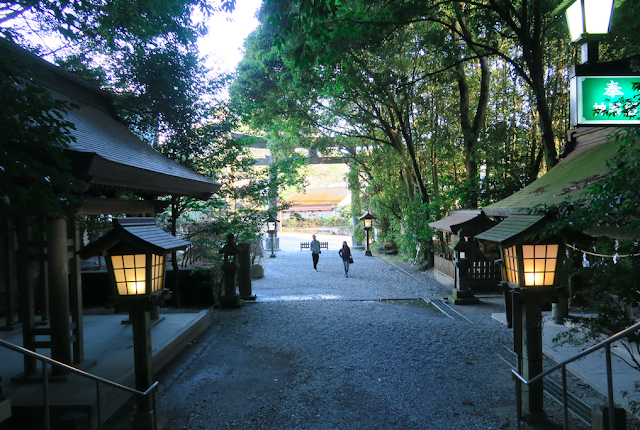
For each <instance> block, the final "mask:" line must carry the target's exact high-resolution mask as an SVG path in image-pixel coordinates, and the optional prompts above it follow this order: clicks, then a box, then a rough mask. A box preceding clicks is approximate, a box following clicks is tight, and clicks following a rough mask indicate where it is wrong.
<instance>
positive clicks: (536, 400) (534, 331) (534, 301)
mask: <svg viewBox="0 0 640 430" xmlns="http://www.w3.org/2000/svg"><path fill="white" fill-rule="evenodd" d="M521 306H522V307H521V309H522V311H521V312H522V313H521V315H522V373H521V374H522V376H523V377H524V378H525V379H526V380H531V379H532V378H534V377H535V376H538V375H539V374H541V373H542V302H541V301H540V299H539V298H537V297H526V298H525V300H523V301H522V302H521ZM522 411H523V413H524V415H525V416H526V417H528V418H530V419H534V420H535V419H538V418H541V417H543V416H544V403H543V388H542V381H537V382H535V383H533V384H531V385H528V386H527V385H523V387H522Z"/></svg>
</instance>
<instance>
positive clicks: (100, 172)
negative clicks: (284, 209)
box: [51, 91, 220, 198]
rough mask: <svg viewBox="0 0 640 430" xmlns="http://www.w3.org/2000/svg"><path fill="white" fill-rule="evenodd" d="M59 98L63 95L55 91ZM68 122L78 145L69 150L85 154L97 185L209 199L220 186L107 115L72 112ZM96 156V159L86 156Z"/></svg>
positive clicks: (90, 109) (91, 109)
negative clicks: (146, 141) (157, 149)
mask: <svg viewBox="0 0 640 430" xmlns="http://www.w3.org/2000/svg"><path fill="white" fill-rule="evenodd" d="M51 92H52V93H53V94H54V96H56V97H59V98H61V97H63V96H62V95H60V94H58V93H56V92H54V91H51ZM65 119H67V120H68V121H71V122H73V124H74V125H75V127H76V129H75V130H73V131H72V134H73V135H74V137H75V138H76V142H72V143H71V144H70V145H69V150H70V151H73V152H75V153H77V154H81V155H84V156H81V157H80V158H81V159H83V160H89V159H90V160H91V162H90V164H86V163H75V164H84V166H76V167H77V168H80V169H83V168H84V169H85V171H83V173H86V174H87V175H89V176H90V177H91V178H92V179H91V181H90V183H91V184H93V185H107V186H115V187H123V188H130V189H138V190H141V191H145V190H147V191H151V192H155V193H160V194H174V193H175V194H179V195H189V196H193V197H201V198H206V196H207V195H210V194H211V193H213V192H215V191H217V190H218V189H219V188H220V185H219V184H218V183H216V182H214V181H212V180H210V179H208V178H206V177H204V176H202V175H200V174H198V173H196V172H194V171H192V170H190V169H188V168H186V167H184V166H181V165H179V164H178V163H176V162H175V161H173V160H171V159H169V158H167V157H166V156H165V155H163V154H160V153H159V152H158V151H156V150H155V149H153V148H152V147H151V146H149V145H148V144H146V143H145V142H143V141H142V140H140V139H139V138H138V137H137V136H135V135H134V134H133V133H132V132H131V131H129V129H128V128H127V127H126V126H125V125H124V124H122V123H121V122H119V121H117V120H116V119H115V118H113V117H112V116H111V115H110V114H108V113H107V112H105V111H103V110H100V109H97V108H96V107H92V106H86V107H83V108H82V109H79V110H73V111H71V112H69V113H68V114H67V115H66V116H65ZM87 155H94V156H97V157H98V158H97V159H96V158H94V157H86V156H87Z"/></svg>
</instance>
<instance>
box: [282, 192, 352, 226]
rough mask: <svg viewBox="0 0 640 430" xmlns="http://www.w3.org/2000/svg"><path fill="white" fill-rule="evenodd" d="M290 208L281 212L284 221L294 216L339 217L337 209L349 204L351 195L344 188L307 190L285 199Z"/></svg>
mask: <svg viewBox="0 0 640 430" xmlns="http://www.w3.org/2000/svg"><path fill="white" fill-rule="evenodd" d="M286 202H287V203H288V204H289V205H290V207H289V208H288V209H286V210H283V211H282V212H281V215H280V216H281V219H282V220H283V221H284V220H286V219H288V218H290V217H292V216H294V215H298V216H300V217H303V218H309V217H319V218H325V217H339V216H340V212H339V208H341V207H342V206H345V205H348V204H350V203H351V195H350V193H349V192H348V191H347V189H346V188H344V187H322V188H307V190H306V192H304V193H295V194H292V195H291V196H290V197H288V198H287V199H286Z"/></svg>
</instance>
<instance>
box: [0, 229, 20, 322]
mask: <svg viewBox="0 0 640 430" xmlns="http://www.w3.org/2000/svg"><path fill="white" fill-rule="evenodd" d="M3 227H4V232H3V234H2V244H1V245H0V246H1V247H2V250H3V253H2V254H3V258H2V264H3V267H4V299H5V300H4V302H5V307H6V317H5V326H4V327H0V330H13V329H14V328H15V325H16V324H17V323H18V321H17V318H16V316H17V315H18V314H19V312H20V309H19V306H18V303H19V302H18V294H17V279H16V232H15V224H14V222H13V220H10V219H6V220H5V221H4V223H3Z"/></svg>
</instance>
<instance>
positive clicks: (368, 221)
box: [359, 212, 378, 257]
mask: <svg viewBox="0 0 640 430" xmlns="http://www.w3.org/2000/svg"><path fill="white" fill-rule="evenodd" d="M359 219H360V221H362V225H363V227H364V231H366V232H367V251H366V252H365V253H364V255H366V256H367V257H371V256H372V254H371V251H370V250H369V231H371V229H372V228H373V220H374V219H378V218H376V217H374V216H373V215H371V214H370V213H369V212H367V213H366V214H365V215H363V216H361V217H360V218H359Z"/></svg>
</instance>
